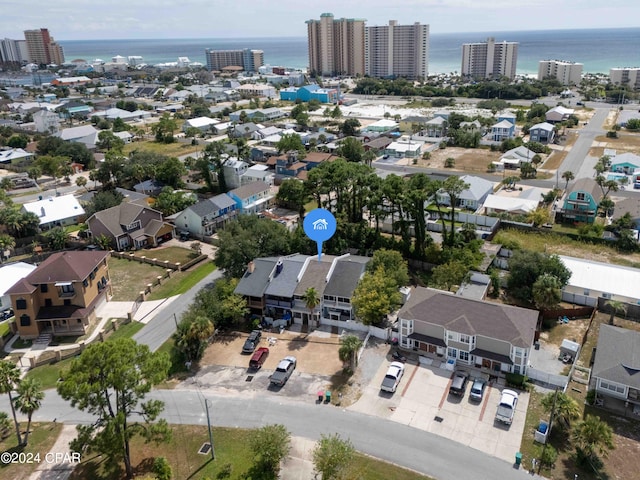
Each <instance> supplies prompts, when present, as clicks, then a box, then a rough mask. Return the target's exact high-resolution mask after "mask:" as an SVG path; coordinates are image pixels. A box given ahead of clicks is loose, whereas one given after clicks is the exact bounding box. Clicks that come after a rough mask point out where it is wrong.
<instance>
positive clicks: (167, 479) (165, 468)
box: [153, 457, 173, 480]
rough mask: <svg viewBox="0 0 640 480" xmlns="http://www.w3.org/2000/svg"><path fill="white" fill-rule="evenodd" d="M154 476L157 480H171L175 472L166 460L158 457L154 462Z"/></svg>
mask: <svg viewBox="0 0 640 480" xmlns="http://www.w3.org/2000/svg"><path fill="white" fill-rule="evenodd" d="M153 474H154V475H155V476H156V479H157V480H171V478H172V477H173V472H172V471H171V465H169V462H168V461H167V459H166V458H164V457H158V458H156V459H155V460H154V461H153Z"/></svg>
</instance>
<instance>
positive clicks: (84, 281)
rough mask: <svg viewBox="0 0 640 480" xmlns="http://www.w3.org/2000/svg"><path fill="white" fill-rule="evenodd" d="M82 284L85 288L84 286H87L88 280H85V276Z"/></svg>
mask: <svg viewBox="0 0 640 480" xmlns="http://www.w3.org/2000/svg"><path fill="white" fill-rule="evenodd" d="M82 286H83V287H85V288H86V287H87V286H89V280H87V279H86V278H85V279H84V280H83V281H82Z"/></svg>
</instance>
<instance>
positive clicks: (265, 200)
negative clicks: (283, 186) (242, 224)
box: [228, 180, 275, 214]
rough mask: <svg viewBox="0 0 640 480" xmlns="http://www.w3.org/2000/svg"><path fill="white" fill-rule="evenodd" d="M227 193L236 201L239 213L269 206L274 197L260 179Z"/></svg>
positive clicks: (247, 212) (255, 211) (260, 209)
mask: <svg viewBox="0 0 640 480" xmlns="http://www.w3.org/2000/svg"><path fill="white" fill-rule="evenodd" d="M228 195H229V196H230V197H231V198H232V199H233V201H234V202H236V207H237V210H239V211H240V213H241V214H251V213H259V212H262V211H264V210H266V209H267V208H269V207H270V206H271V203H272V202H273V198H274V197H275V195H274V194H273V193H271V187H270V186H269V185H268V184H267V183H265V182H263V181H261V180H259V181H257V182H251V183H248V184H246V185H243V186H241V187H239V188H236V189H234V190H231V191H230V192H229V193H228Z"/></svg>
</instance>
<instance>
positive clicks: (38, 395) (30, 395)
mask: <svg viewBox="0 0 640 480" xmlns="http://www.w3.org/2000/svg"><path fill="white" fill-rule="evenodd" d="M17 392H18V398H16V407H18V410H20V413H22V414H23V415H26V416H27V431H26V432H25V434H24V442H23V443H22V445H26V444H27V443H28V441H29V431H30V430H31V417H32V416H33V412H35V411H36V410H38V409H39V408H40V406H41V405H42V399H44V392H43V391H42V387H41V385H40V382H38V381H37V380H35V379H33V378H25V379H24V380H22V381H21V382H20V383H19V384H18V390H17Z"/></svg>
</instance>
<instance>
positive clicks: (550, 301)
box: [531, 273, 562, 310]
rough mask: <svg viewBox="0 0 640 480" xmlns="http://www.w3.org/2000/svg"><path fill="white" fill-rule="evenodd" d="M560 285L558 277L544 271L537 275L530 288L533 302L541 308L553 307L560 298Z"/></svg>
mask: <svg viewBox="0 0 640 480" xmlns="http://www.w3.org/2000/svg"><path fill="white" fill-rule="evenodd" d="M561 290H562V285H561V283H560V280H558V277H556V276H555V275H551V274H549V273H544V274H542V275H540V276H539V277H538V279H537V280H536V281H535V283H534V284H533V286H532V288H531V296H532V297H533V303H534V304H535V306H536V307H538V308H539V309H541V310H547V309H550V308H553V307H555V306H556V305H558V303H560V300H562V293H561Z"/></svg>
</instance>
